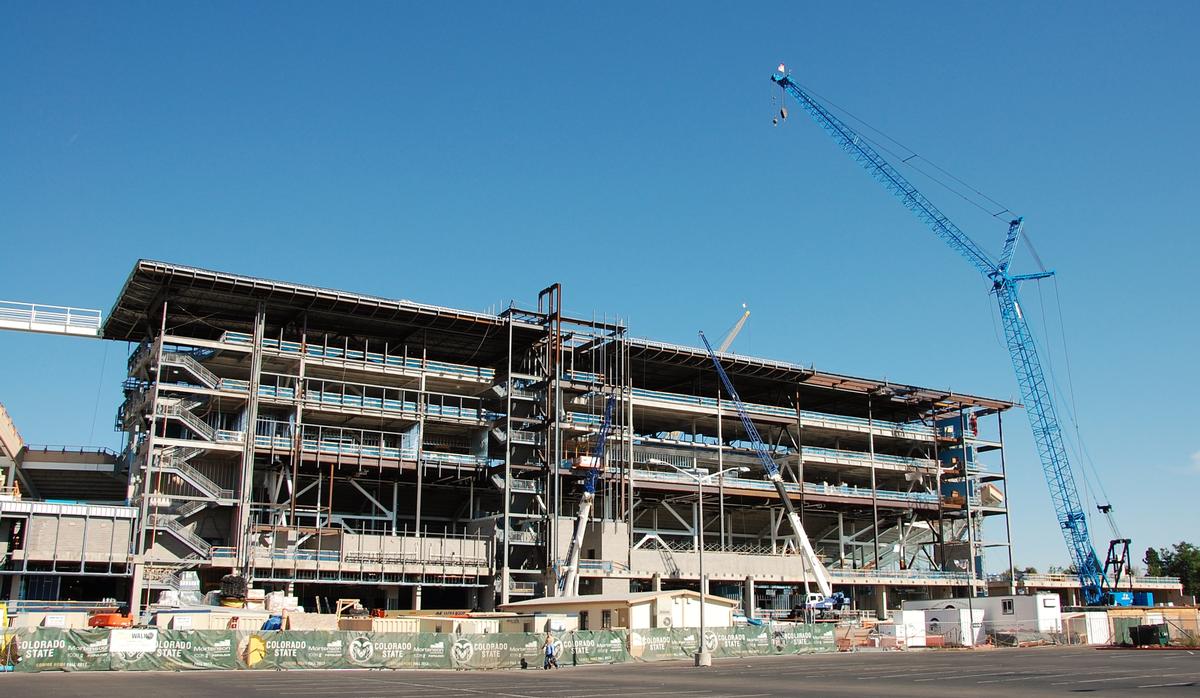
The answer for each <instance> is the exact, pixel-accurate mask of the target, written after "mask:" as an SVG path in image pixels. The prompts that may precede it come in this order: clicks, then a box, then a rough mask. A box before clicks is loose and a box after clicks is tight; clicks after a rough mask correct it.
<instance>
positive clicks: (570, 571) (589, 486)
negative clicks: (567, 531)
mask: <svg viewBox="0 0 1200 698" xmlns="http://www.w3.org/2000/svg"><path fill="white" fill-rule="evenodd" d="M616 402H617V398H616V396H615V395H609V396H608V400H607V401H606V402H605V403H604V419H603V420H601V422H600V431H599V432H598V433H597V435H596V446H595V448H593V449H592V454H591V455H590V456H580V457H578V458H576V459H575V463H574V466H575V467H576V468H578V469H581V470H583V471H584V476H583V494H582V495H581V496H580V497H579V510H578V511H577V512H576V514H575V530H574V532H573V533H572V535H571V547H570V548H568V549H567V561H566V564H565V565H563V569H562V572H561V574H559V577H558V593H559V595H561V596H578V595H579V550H580V548H581V547H583V534H584V531H586V530H587V522H588V518H589V517H590V516H591V514H592V502H593V501H595V499H596V483H597V482H599V480H600V471H601V469H602V468H603V467H604V451H605V446H606V445H607V443H608V432H609V430H610V429H611V427H612V416H613V406H614V405H615V404H616Z"/></svg>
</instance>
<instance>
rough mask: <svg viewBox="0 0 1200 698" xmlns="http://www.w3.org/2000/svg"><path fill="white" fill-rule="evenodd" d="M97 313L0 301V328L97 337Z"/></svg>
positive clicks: (88, 310) (66, 307)
mask: <svg viewBox="0 0 1200 698" xmlns="http://www.w3.org/2000/svg"><path fill="white" fill-rule="evenodd" d="M100 325H101V315H100V311H99V310H90V309H87V308H71V307H68V306H64V305H42V304H40V303H21V302H19V301H0V327H8V328H10V329H22V330H30V331H43V332H60V333H62V334H85V335H86V334H91V335H98V334H100Z"/></svg>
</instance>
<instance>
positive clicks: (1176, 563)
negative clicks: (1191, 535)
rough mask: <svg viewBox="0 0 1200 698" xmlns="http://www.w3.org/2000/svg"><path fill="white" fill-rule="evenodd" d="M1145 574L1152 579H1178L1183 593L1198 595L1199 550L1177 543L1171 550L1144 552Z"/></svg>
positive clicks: (1149, 550)
mask: <svg viewBox="0 0 1200 698" xmlns="http://www.w3.org/2000/svg"><path fill="white" fill-rule="evenodd" d="M1143 562H1145V563H1146V574H1148V575H1150V576H1152V577H1160V576H1171V577H1179V581H1180V582H1181V583H1182V584H1183V593H1184V594H1187V595H1188V596H1196V595H1200V548H1197V547H1196V546H1194V545H1192V544H1191V543H1187V542H1184V541H1179V542H1178V543H1176V544H1175V545H1174V546H1172V547H1171V548H1159V549H1158V550H1155V549H1154V548H1148V549H1147V550H1146V559H1145V560H1143Z"/></svg>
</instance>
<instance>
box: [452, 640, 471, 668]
mask: <svg viewBox="0 0 1200 698" xmlns="http://www.w3.org/2000/svg"><path fill="white" fill-rule="evenodd" d="M473 654H475V645H472V644H471V641H470V640H468V639H467V638H465V637H460V638H458V639H457V640H455V641H454V644H453V645H451V646H450V658H451V659H452V660H454V663H455V664H458V665H463V664H467V663H468V662H470V661H471V655H473Z"/></svg>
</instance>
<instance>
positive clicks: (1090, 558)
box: [771, 64, 1119, 605]
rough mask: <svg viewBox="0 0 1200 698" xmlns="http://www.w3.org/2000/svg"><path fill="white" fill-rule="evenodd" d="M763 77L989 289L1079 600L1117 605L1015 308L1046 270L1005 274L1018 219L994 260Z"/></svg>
mask: <svg viewBox="0 0 1200 698" xmlns="http://www.w3.org/2000/svg"><path fill="white" fill-rule="evenodd" d="M771 80H772V81H773V82H774V83H775V84H776V85H778V86H779V87H780V88H781V89H782V90H783V91H784V92H786V93H788V94H790V95H791V96H792V97H793V98H794V99H795V101H796V103H797V104H799V105H800V107H801V108H802V109H804V111H806V112H808V115H809V116H811V117H812V119H813V121H815V122H817V125H819V126H820V127H821V128H823V129H824V130H825V131H826V132H827V133H828V134H829V135H830V136H831V137H833V140H834V141H836V142H837V144H838V145H839V146H840V147H841V148H842V150H844V151H845V152H846V153H847V154H848V155H849V156H850V157H851V158H853V159H854V160H855V161H856V162H858V164H860V165H862V166H863V168H864V169H866V170H867V172H868V173H869V174H870V175H871V176H872V177H874V178H875V180H876V181H878V182H879V183H880V184H882V185H883V187H884V188H885V189H887V190H888V191H890V192H891V193H892V194H894V195H896V197H897V198H899V199H900V202H901V203H902V204H904V207H905V208H907V209H908V210H910V211H912V212H913V213H914V214H916V216H917V218H919V219H920V220H921V222H923V223H925V224H926V225H927V226H929V228H931V229H932V230H933V232H934V234H935V235H937V236H938V237H939V238H941V239H942V241H943V242H945V243H946V244H948V245H949V246H950V247H951V248H952V249H953V250H954V251H955V252H958V253H959V254H960V255H962V256H963V257H965V258H966V260H967V261H968V262H969V263H970V264H971V265H972V266H974V267H975V268H976V269H977V270H978V271H979V272H980V273H982V274H983V275H984V276H985V277H986V278H987V279H988V281H989V282H990V283H991V289H990V290H991V293H993V294H995V296H996V301H997V303H998V304H999V306H1000V317H1001V318H1002V319H1003V324H1004V335H1005V338H1006V340H1007V344H1008V351H1009V355H1010V357H1011V359H1012V364H1013V369H1014V370H1015V371H1016V374H1017V384H1018V385H1019V387H1020V390H1021V399H1022V400H1023V401H1024V403H1025V409H1026V412H1027V413H1028V414H1029V421H1030V425H1031V426H1032V428H1033V440H1034V443H1035V444H1036V445H1037V451H1038V456H1039V458H1040V459H1041V463H1042V471H1043V473H1044V474H1045V478H1046V484H1047V485H1049V487H1050V498H1051V500H1053V502H1054V510H1055V513H1056V515H1057V518H1058V524H1059V526H1060V528H1061V529H1062V533H1063V538H1064V539H1065V540H1066V543H1067V549H1068V550H1069V551H1070V554H1071V560H1072V562H1073V563H1074V567H1075V571H1076V574H1077V575H1078V577H1079V585H1080V587H1081V589H1082V591H1083V598H1084V601H1085V602H1086V603H1087V604H1088V605H1101V604H1111V603H1115V602H1117V603H1119V601H1118V599H1119V597H1118V596H1117V595H1116V594H1115V593H1114V592H1115V589H1113V588H1112V586H1111V585H1110V584H1109V582H1108V579H1107V575H1106V574H1105V571H1104V569H1103V568H1102V567H1101V565H1100V560H1099V558H1098V557H1097V556H1096V550H1095V548H1093V547H1092V539H1091V537H1090V535H1089V533H1088V521H1087V515H1086V514H1085V512H1084V509H1083V506H1082V504H1081V503H1080V500H1079V491H1078V489H1077V488H1076V485H1075V475H1074V473H1073V472H1072V470H1071V465H1070V462H1069V461H1068V460H1067V451H1066V448H1065V446H1064V442H1063V434H1062V428H1061V427H1060V423H1059V419H1058V413H1057V412H1056V410H1055V408H1054V402H1053V401H1052V400H1051V397H1050V387H1049V383H1048V382H1047V380H1046V376H1045V374H1044V372H1043V370H1042V362H1041V359H1040V358H1039V357H1038V352H1037V345H1036V343H1035V342H1034V338H1033V334H1032V333H1031V332H1030V330H1029V325H1028V323H1027V322H1026V320H1025V316H1024V314H1023V313H1022V311H1021V304H1020V300H1019V298H1018V296H1017V287H1018V286H1019V285H1020V283H1021V282H1022V281H1031V280H1036V279H1043V278H1047V277H1050V276H1052V275H1053V274H1054V272H1053V271H1043V272H1038V273H1033V274H1012V273H1011V272H1010V271H1009V265H1010V264H1011V263H1012V258H1013V253H1014V252H1015V251H1016V249H1017V241H1018V240H1019V239H1020V236H1021V229H1022V219H1021V218H1020V217H1016V218H1014V219H1012V220H1011V221H1010V222H1009V224H1008V235H1007V236H1006V237H1005V239H1004V247H1003V249H1002V251H1001V253H1000V258H999V259H998V260H993V259H992V257H991V256H990V255H989V254H988V253H987V252H986V251H984V250H983V248H981V247H980V246H979V245H978V244H976V243H975V241H974V240H972V239H971V238H969V237H967V235H966V233H964V232H963V231H962V230H961V229H960V228H959V227H958V226H957V225H955V224H954V223H953V222H952V221H951V220H950V219H949V218H948V217H947V216H946V214H944V213H942V212H941V211H939V210H938V209H937V207H935V206H934V205H933V203H932V202H931V201H930V200H929V199H927V198H925V196H924V195H923V194H921V192H919V191H918V190H917V188H916V187H915V186H914V185H913V184H912V183H910V182H909V181H908V180H907V179H905V178H904V176H903V175H901V174H900V172H899V171H898V170H897V169H896V168H895V167H894V166H893V165H892V164H890V163H889V162H888V161H887V160H886V159H884V157H883V156H882V155H880V154H879V152H878V151H877V150H875V148H873V147H872V146H871V145H870V143H868V141H867V139H866V138H864V137H863V136H862V135H861V134H859V133H857V132H856V131H855V130H854V129H853V128H851V127H850V126H848V125H847V124H846V123H845V122H844V121H842V120H841V119H839V118H838V117H837V116H835V115H833V114H832V113H831V112H830V111H829V110H828V109H827V108H826V107H825V106H823V105H822V104H821V103H819V102H818V101H817V100H816V99H815V98H814V97H813V96H812V95H811V94H809V92H808V91H807V90H805V89H804V88H803V87H801V86H800V85H798V84H797V83H796V82H794V81H793V80H792V78H791V73H789V72H787V70H786V67H785V66H784V65H782V64H781V65H780V66H779V68H778V69H777V71H776V72H775V73H774V74H773V75H772V76H771ZM780 116H781V117H782V118H784V119H786V118H787V111H786V109H783V110H781V112H780ZM1102 510H1103V507H1102Z"/></svg>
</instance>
